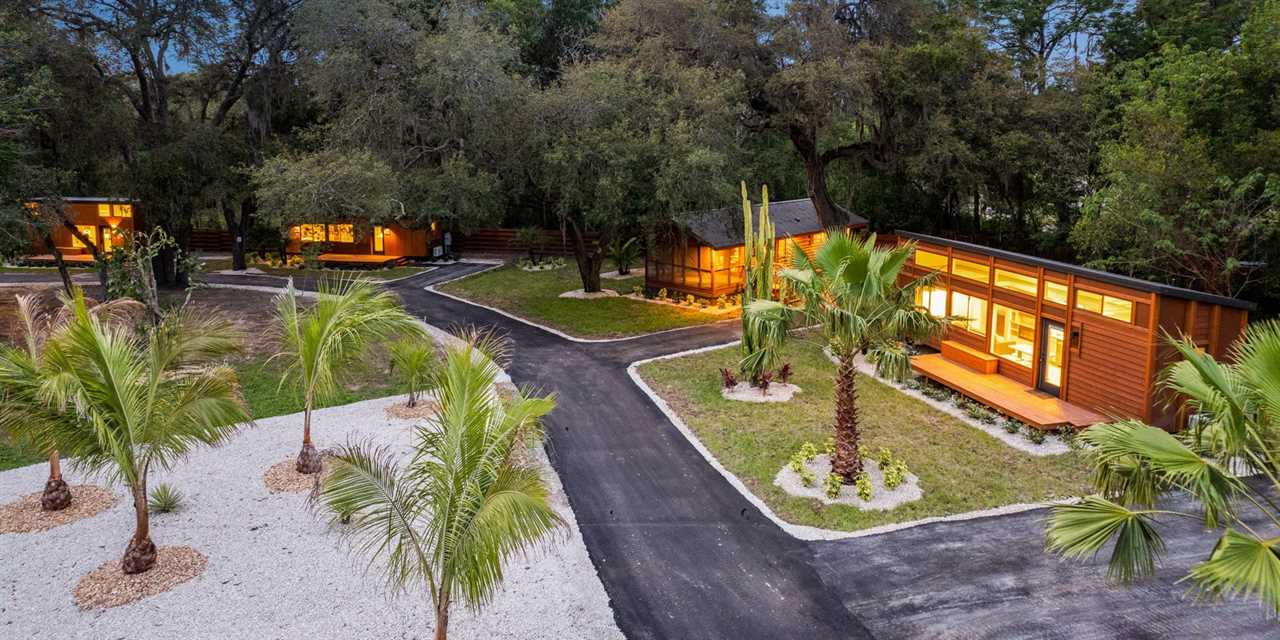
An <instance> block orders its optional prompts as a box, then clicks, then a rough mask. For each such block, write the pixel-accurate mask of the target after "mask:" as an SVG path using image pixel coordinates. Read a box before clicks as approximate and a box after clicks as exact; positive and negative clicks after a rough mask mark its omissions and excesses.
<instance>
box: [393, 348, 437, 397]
mask: <svg viewBox="0 0 1280 640" xmlns="http://www.w3.org/2000/svg"><path fill="white" fill-rule="evenodd" d="M390 352H391V373H392V374H394V375H395V376H396V377H397V378H398V379H399V381H400V384H401V385H402V386H404V387H405V388H406V389H407V390H408V393H409V400H408V403H409V406H410V407H412V406H416V405H417V404H418V394H419V393H420V392H421V391H422V390H423V389H424V388H425V385H426V383H427V381H428V380H430V379H431V377H432V370H433V369H434V368H435V366H436V359H435V356H436V348H435V343H434V342H433V341H432V340H431V336H430V335H428V334H426V333H423V334H420V335H416V336H413V337H408V338H401V339H400V340H397V341H396V342H393V343H391V348H390Z"/></svg>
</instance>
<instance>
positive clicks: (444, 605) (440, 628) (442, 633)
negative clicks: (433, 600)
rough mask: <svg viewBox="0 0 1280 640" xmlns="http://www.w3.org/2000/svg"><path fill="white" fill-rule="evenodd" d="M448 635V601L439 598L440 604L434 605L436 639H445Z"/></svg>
mask: <svg viewBox="0 0 1280 640" xmlns="http://www.w3.org/2000/svg"><path fill="white" fill-rule="evenodd" d="M448 637H449V602H448V601H447V600H445V599H444V598H441V599H440V605H439V606H437V607H436V640H446V639H447V638H448Z"/></svg>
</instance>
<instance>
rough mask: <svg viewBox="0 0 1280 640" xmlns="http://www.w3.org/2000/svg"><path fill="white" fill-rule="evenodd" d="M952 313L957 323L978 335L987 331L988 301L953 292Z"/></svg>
mask: <svg viewBox="0 0 1280 640" xmlns="http://www.w3.org/2000/svg"><path fill="white" fill-rule="evenodd" d="M951 315H953V316H956V317H957V318H956V320H955V321H954V322H955V325H956V326H958V327H960V328H961V329H964V330H965V331H970V332H972V333H976V334H978V335H985V334H986V333H987V301H986V300H984V299H982V298H979V297H977V296H971V295H969V294H967V293H960V292H959V291H956V292H954V293H952V294H951Z"/></svg>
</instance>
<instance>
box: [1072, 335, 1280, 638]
mask: <svg viewBox="0 0 1280 640" xmlns="http://www.w3.org/2000/svg"><path fill="white" fill-rule="evenodd" d="M1168 339H1169V342H1170V343H1171V344H1172V345H1173V346H1174V347H1175V348H1176V349H1177V351H1178V353H1179V355H1181V356H1182V360H1181V361H1179V362H1177V363H1174V364H1173V365H1171V366H1170V367H1169V368H1167V369H1166V370H1165V372H1164V373H1163V375H1162V378H1161V386H1162V387H1163V388H1164V389H1165V390H1167V391H1169V392H1171V393H1172V394H1174V395H1173V397H1175V398H1181V399H1183V400H1185V402H1186V406H1187V408H1188V409H1189V410H1190V411H1191V412H1192V415H1193V416H1194V418H1193V419H1192V420H1191V421H1190V424H1189V426H1188V428H1187V430H1186V431H1184V432H1183V433H1181V434H1179V435H1176V436H1175V435H1171V434H1169V433H1168V432H1166V431H1164V430H1163V429H1159V428H1156V427H1153V426H1150V425H1146V424H1143V423H1141V422H1139V421H1136V420H1124V421H1120V422H1116V423H1113V424H1106V425H1097V426H1093V427H1090V428H1089V429H1088V430H1087V431H1085V432H1084V434H1083V435H1082V436H1081V437H1082V438H1084V440H1085V441H1086V442H1088V443H1089V444H1091V445H1093V447H1092V449H1091V454H1090V456H1091V458H1092V463H1093V467H1094V484H1095V487H1096V488H1097V491H1098V495H1096V496H1091V497H1087V498H1083V499H1082V500H1081V501H1080V502H1078V503H1076V504H1071V505H1062V506H1058V507H1054V509H1053V514H1052V516H1051V517H1050V518H1049V528H1048V535H1047V542H1048V548H1049V549H1050V550H1051V551H1054V552H1057V553H1060V554H1062V555H1064V556H1067V557H1072V558H1084V557H1091V556H1093V555H1096V554H1097V553H1098V552H1099V551H1100V550H1102V548H1103V547H1104V546H1106V545H1107V544H1108V543H1114V548H1113V549H1112V552H1111V559H1110V567H1109V575H1110V576H1111V577H1112V578H1114V579H1117V580H1119V581H1122V582H1125V581H1130V580H1133V579H1136V578H1141V577H1145V576H1149V575H1151V573H1152V572H1153V571H1155V567H1156V564H1157V563H1158V561H1159V558H1160V556H1161V555H1162V554H1163V552H1164V548H1165V547H1164V541H1163V540H1162V539H1161V537H1160V532H1159V524H1160V519H1162V518H1170V517H1173V518H1176V517H1184V518H1191V519H1194V520H1198V521H1200V522H1201V523H1202V524H1203V525H1204V526H1205V527H1208V528H1213V529H1217V530H1220V531H1221V536H1220V537H1219V539H1218V543H1217V544H1216V545H1215V546H1214V548H1213V551H1212V552H1210V554H1209V557H1208V558H1207V559H1205V560H1204V561H1202V562H1201V563H1199V564H1197V565H1196V566H1194V567H1192V568H1191V571H1190V574H1189V575H1188V578H1189V579H1190V580H1191V581H1192V582H1194V583H1195V584H1196V585H1197V586H1198V587H1199V588H1200V590H1201V591H1202V592H1203V593H1205V594H1207V595H1215V596H1222V595H1245V596H1247V597H1257V598H1258V599H1260V600H1261V601H1262V602H1263V603H1264V604H1265V605H1266V606H1267V607H1268V608H1269V609H1270V610H1271V611H1272V612H1273V613H1280V506H1277V503H1276V501H1275V500H1276V495H1277V492H1280V322H1276V321H1274V320H1272V321H1267V322H1262V323H1258V324H1254V325H1252V326H1251V327H1250V328H1249V329H1248V331H1246V332H1245V335H1244V336H1243V338H1242V339H1241V340H1240V341H1239V342H1237V343H1236V344H1235V345H1234V346H1233V347H1232V350H1231V353H1230V357H1229V358H1228V361H1227V362H1218V361H1216V360H1214V358H1213V356H1211V355H1209V354H1207V353H1203V352H1201V351H1200V350H1199V349H1198V348H1197V347H1196V345H1195V343H1193V342H1192V341H1191V340H1190V339H1187V338H1182V339H1178V340H1175V339H1173V338H1172V337H1168ZM1255 474H1256V475H1257V478H1256V479H1254V480H1251V481H1246V479H1245V478H1246V476H1247V475H1255ZM1171 489H1175V490H1180V491H1185V492H1186V493H1187V494H1189V495H1190V496H1191V497H1192V498H1193V499H1194V500H1195V501H1196V502H1198V503H1199V506H1200V509H1199V511H1198V512H1183V511H1175V510H1172V509H1167V508H1161V507H1160V506H1158V505H1157V501H1158V499H1159V498H1160V495H1161V493H1163V492H1164V491H1167V490H1171ZM1259 514H1260V516H1259ZM1246 516H1253V517H1251V518H1249V519H1250V520H1252V519H1253V518H1255V517H1260V519H1261V520H1262V524H1261V525H1259V524H1256V523H1254V524H1250V522H1249V521H1247V520H1246Z"/></svg>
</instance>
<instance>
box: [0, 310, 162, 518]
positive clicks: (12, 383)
mask: <svg viewBox="0 0 1280 640" xmlns="http://www.w3.org/2000/svg"><path fill="white" fill-rule="evenodd" d="M15 297H16V298H17V316H18V322H19V323H20V324H21V325H22V330H23V339H24V340H23V345H22V347H23V348H22V349H15V348H12V347H7V346H6V347H3V348H0V389H2V390H3V392H2V393H0V431H3V432H6V433H9V434H11V435H12V436H13V437H14V438H15V439H17V440H21V441H25V443H26V444H27V445H28V446H29V447H30V448H32V449H34V450H37V451H40V452H42V453H44V454H45V455H46V456H48V458H49V479H48V480H47V481H45V485H44V492H43V494H42V495H41V496H40V508H41V509H42V510H44V511H59V510H62V509H65V508H67V507H68V506H70V505H71V500H72V498H71V490H70V488H68V487H67V483H66V481H65V480H63V478H62V461H61V456H60V455H59V453H58V450H57V448H56V447H55V446H53V445H52V444H51V443H49V442H47V441H45V442H41V441H40V436H41V435H43V434H47V433H48V428H47V427H48V424H49V423H51V422H56V421H73V422H74V421H75V420H76V419H77V417H76V416H75V415H74V413H72V412H69V411H65V410H62V409H60V408H58V407H55V406H52V405H50V404H49V403H48V402H46V401H45V399H44V398H42V397H41V394H40V386H41V384H43V381H44V380H45V379H46V378H47V374H48V370H47V367H46V366H45V362H44V359H43V354H44V346H45V343H46V342H48V340H49V337H50V336H51V335H53V334H54V333H55V332H56V331H58V330H60V329H61V328H63V327H65V326H66V324H67V321H68V320H69V319H70V314H69V313H68V310H69V307H68V306H67V304H66V300H65V298H62V297H61V296H59V295H58V294H57V293H55V292H54V290H52V289H46V290H44V291H41V292H39V293H33V294H23V295H18V296H15ZM85 305H86V306H87V307H88V308H89V310H90V313H92V314H93V315H95V316H98V317H100V318H103V319H106V320H108V321H112V322H117V321H118V322H128V321H130V320H132V321H136V320H138V319H140V317H141V315H142V314H143V313H144V312H145V309H144V307H143V306H142V305H141V304H140V303H138V302H137V301H135V300H129V299H120V300H115V301H112V302H108V303H105V304H97V303H96V302H94V301H93V300H91V299H88V298H86V299H85Z"/></svg>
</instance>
